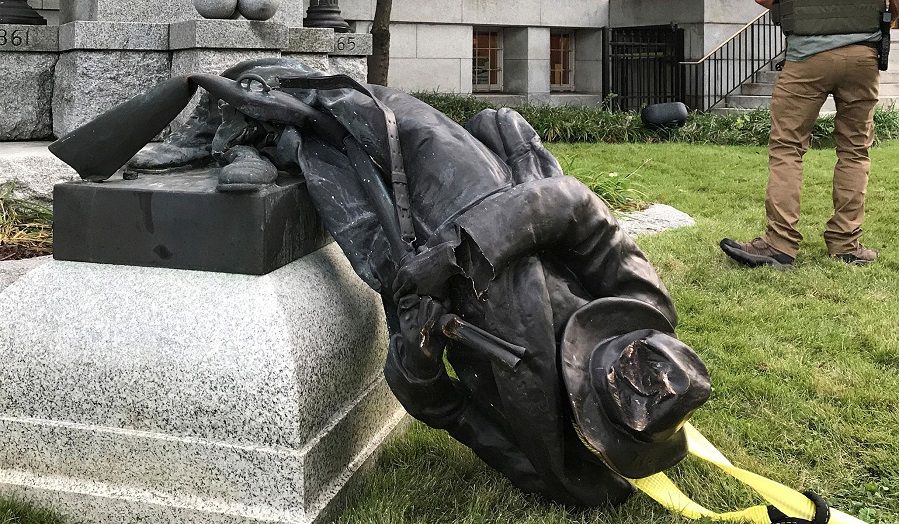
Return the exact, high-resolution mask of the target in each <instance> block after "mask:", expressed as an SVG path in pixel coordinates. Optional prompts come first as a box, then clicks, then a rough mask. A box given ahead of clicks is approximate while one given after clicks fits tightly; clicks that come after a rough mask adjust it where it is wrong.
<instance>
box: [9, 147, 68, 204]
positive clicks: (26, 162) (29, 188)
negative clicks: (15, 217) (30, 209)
mask: <svg viewBox="0 0 899 524" xmlns="http://www.w3.org/2000/svg"><path fill="white" fill-rule="evenodd" d="M48 145H50V142H0V184H4V183H6V182H15V183H16V186H17V190H16V195H17V196H19V197H22V198H37V199H41V200H50V199H52V198H53V186H54V185H55V184H57V183H59V182H70V181H72V180H77V179H78V174H77V173H76V172H75V170H74V169H72V168H71V167H69V166H68V165H66V163H65V162H63V161H62V160H60V159H58V158H56V157H55V156H53V154H52V153H50V150H48V149H47V146H48Z"/></svg>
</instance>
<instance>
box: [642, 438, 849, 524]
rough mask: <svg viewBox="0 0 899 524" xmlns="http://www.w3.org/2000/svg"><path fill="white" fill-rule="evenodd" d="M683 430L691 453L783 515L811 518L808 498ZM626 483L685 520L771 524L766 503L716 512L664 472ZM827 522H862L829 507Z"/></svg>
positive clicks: (811, 508) (811, 510) (810, 502)
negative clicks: (743, 466)
mask: <svg viewBox="0 0 899 524" xmlns="http://www.w3.org/2000/svg"><path fill="white" fill-rule="evenodd" d="M684 431H685V433H686V435H687V443H688V445H689V449H690V454H691V455H693V456H695V457H697V458H700V459H702V460H704V461H706V462H709V463H711V464H713V465H715V466H716V467H718V468H719V469H721V470H722V471H723V472H725V473H727V474H728V475H730V476H731V477H733V478H735V479H737V480H739V481H740V482H742V483H743V484H746V485H747V486H749V487H750V488H752V489H753V490H755V491H756V492H757V493H758V494H759V495H761V496H762V497H763V498H764V499H765V500H767V501H768V503H770V504H771V505H772V506H774V507H776V508H777V509H779V510H780V511H781V512H782V513H784V514H785V515H787V516H789V517H794V518H801V519H805V520H808V521H811V520H812V518H814V516H815V505H814V504H813V503H812V501H811V500H809V498H808V497H806V496H805V495H803V494H802V493H799V492H798V491H796V490H793V489H791V488H788V487H787V486H784V485H783V484H780V483H779V482H774V481H773V480H770V479H767V478H765V477H763V476H761V475H756V474H755V473H752V472H750V471H746V470H744V469H740V468H738V467H736V466H734V465H733V464H731V463H730V461H729V460H727V457H725V456H724V455H722V454H721V452H720V451H718V449H717V448H715V446H713V445H712V443H711V442H709V441H708V440H706V438H705V437H703V436H702V434H700V433H699V431H697V430H696V428H694V427H693V426H692V425H690V424H689V423H688V424H687V425H686V426H684ZM630 483H631V484H632V485H633V486H634V487H635V488H637V489H638V490H640V491H642V492H643V493H646V494H647V495H649V496H650V497H651V498H652V499H654V500H655V501H656V502H658V503H659V504H661V505H662V506H664V507H665V508H666V509H668V510H669V511H672V512H674V513H679V514H681V515H683V516H684V517H687V518H689V519H701V518H708V519H711V520H715V521H724V522H749V523H752V524H771V519H770V518H769V517H768V507H767V506H754V507H751V508H747V509H744V510H741V511H733V512H729V513H716V512H714V511H711V510H709V509H706V508H705V507H703V506H701V505H699V504H697V503H696V502H694V501H693V500H692V499H691V498H690V497H688V496H687V495H685V494H684V493H683V492H682V491H681V490H680V489H678V487H677V486H676V485H675V484H674V482H672V481H671V479H670V478H668V476H667V475H665V474H664V473H657V474H655V475H652V476H651V477H646V478H643V479H635V480H634V479H631V480H630ZM828 522H829V523H831V524H865V523H864V522H863V521H861V520H859V519H857V518H855V517H852V516H850V515H847V514H845V513H843V512H840V511H837V510H835V509H833V508H831V510H830V520H829V521H828Z"/></svg>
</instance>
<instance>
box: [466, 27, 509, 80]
mask: <svg viewBox="0 0 899 524" xmlns="http://www.w3.org/2000/svg"><path fill="white" fill-rule="evenodd" d="M472 47H473V49H472V51H473V55H472V56H474V59H473V60H472V66H471V78H472V90H473V91H476V92H488V91H494V92H495V91H502V90H503V33H502V31H500V30H498V29H475V31H474V39H473V44H472Z"/></svg>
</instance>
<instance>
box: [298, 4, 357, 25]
mask: <svg viewBox="0 0 899 524" xmlns="http://www.w3.org/2000/svg"><path fill="white" fill-rule="evenodd" d="M338 2H339V0H311V1H310V3H309V9H308V10H307V11H306V19H305V20H303V25H304V26H306V27H329V28H331V29H333V30H334V31H336V32H338V33H349V32H350V25H349V24H347V23H346V20H344V19H343V17H342V16H340V6H339V5H338Z"/></svg>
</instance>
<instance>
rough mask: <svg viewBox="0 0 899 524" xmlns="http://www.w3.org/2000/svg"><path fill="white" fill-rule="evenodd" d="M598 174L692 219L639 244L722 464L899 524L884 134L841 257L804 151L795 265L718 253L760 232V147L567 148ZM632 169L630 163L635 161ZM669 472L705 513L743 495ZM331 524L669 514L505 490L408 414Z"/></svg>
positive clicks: (818, 166)
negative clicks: (704, 399)
mask: <svg viewBox="0 0 899 524" xmlns="http://www.w3.org/2000/svg"><path fill="white" fill-rule="evenodd" d="M551 149H552V150H553V152H554V153H555V154H557V155H560V156H569V157H573V156H576V157H578V158H579V159H581V160H582V162H588V163H589V165H581V168H582V169H585V168H589V169H592V170H594V171H597V172H605V173H608V172H617V173H631V172H634V171H638V175H636V182H637V183H639V184H640V186H641V188H640V189H641V190H642V191H643V193H645V194H646V197H647V198H648V199H649V200H650V201H658V202H663V203H667V204H671V205H674V206H676V207H678V208H680V209H682V210H684V211H686V212H688V213H690V214H691V215H693V216H694V217H695V218H696V219H697V226H696V227H694V228H689V229H683V230H678V231H671V232H667V233H663V234H661V235H658V236H652V237H645V238H642V239H641V240H640V245H641V247H642V248H643V249H644V250H645V251H646V253H647V255H648V256H649V258H650V260H652V261H653V262H654V264H655V265H656V267H657V268H658V269H659V272H660V274H661V276H662V279H663V280H664V281H665V283H666V284H667V285H668V287H669V290H670V291H671V293H672V295H673V297H674V300H675V303H676V304H677V306H678V310H679V313H680V316H681V324H680V326H679V330H678V333H679V335H680V337H681V338H682V339H683V340H685V341H686V342H687V343H688V344H690V345H691V346H692V347H694V348H695V349H696V350H697V351H698V352H699V353H700V355H701V356H702V357H703V359H704V360H705V362H706V363H707V364H708V367H709V369H710V371H711V374H712V379H713V385H714V393H713V397H712V399H711V400H710V401H709V403H708V404H707V405H706V406H705V407H704V408H703V409H702V410H701V411H700V412H699V413H697V415H696V417H695V419H694V422H695V424H696V426H697V427H698V428H700V430H701V431H703V432H704V433H705V434H706V436H707V437H709V439H710V440H712V442H714V443H716V444H717V445H718V446H719V447H720V449H721V450H722V451H723V452H724V453H725V454H726V455H728V456H729V457H730V458H731V459H732V460H733V461H734V462H735V463H736V464H738V465H740V466H743V467H746V468H748V469H750V470H753V471H756V472H758V473H761V474H763V475H766V476H769V477H771V478H774V479H776V480H779V481H781V482H784V483H786V484H788V485H791V486H793V487H796V488H800V489H802V490H805V489H812V490H815V491H817V492H818V493H820V494H822V495H824V496H825V497H826V498H827V499H828V500H829V501H830V502H831V503H832V504H833V505H834V507H837V508H839V509H842V510H844V511H847V512H850V513H852V514H854V515H856V516H860V517H862V518H864V519H866V520H867V521H868V522H870V523H872V524H895V523H897V522H899V402H897V398H899V274H897V270H899V249H897V246H896V243H895V240H896V238H897V226H896V224H899V198H897V195H899V144H897V143H889V144H887V145H884V146H882V147H879V148H875V149H874V150H873V152H872V154H873V157H874V160H875V167H874V171H873V175H872V179H871V187H870V188H869V192H868V204H869V205H868V210H869V212H868V222H867V224H866V230H867V232H868V233H867V235H866V237H865V239H866V242H867V243H868V244H869V245H871V246H872V247H875V248H882V250H883V251H882V255H881V257H882V258H881V260H880V261H879V262H878V263H877V264H876V265H874V266H872V267H868V268H853V267H847V266H844V265H841V264H839V263H835V262H833V261H831V260H829V259H828V258H827V257H826V253H825V248H824V243H823V240H822V238H821V232H822V231H823V227H824V223H825V222H826V221H827V219H828V218H829V213H830V211H831V207H830V206H831V204H830V182H831V172H832V167H833V162H834V161H835V154H834V153H833V152H832V151H824V150H821V151H813V152H811V153H810V154H809V155H808V158H807V160H806V177H805V187H804V193H803V222H802V228H801V229H802V232H803V234H804V235H805V236H806V242H805V244H804V246H803V251H802V253H801V254H800V256H799V258H798V260H797V264H798V267H796V268H795V269H793V270H791V271H787V272H778V271H774V270H768V269H763V270H745V269H740V268H738V267H736V266H735V265H734V264H732V263H731V262H729V261H728V260H726V259H725V257H724V256H723V255H722V254H721V253H720V251H719V250H718V247H717V243H718V241H719V240H720V239H721V238H723V237H725V236H732V237H736V238H740V239H748V238H752V237H753V236H755V235H757V234H758V233H760V232H761V231H762V229H763V227H764V211H763V195H764V188H765V182H766V178H767V172H766V152H765V150H764V149H763V148H760V147H722V146H688V145H684V144H664V145H602V144H599V145H587V144H581V145H567V144H559V145H555V146H553V147H551ZM641 166H642V167H641ZM674 475H675V476H676V478H677V479H678V481H679V482H680V484H681V485H682V486H684V487H685V489H686V490H687V492H688V493H691V494H693V495H695V496H696V497H697V499H699V500H701V501H703V502H705V503H707V504H709V505H710V506H713V507H715V508H717V509H730V508H733V507H735V505H737V504H740V505H744V504H747V503H749V502H755V501H754V500H750V498H749V497H748V496H747V494H746V493H745V492H744V491H743V490H742V489H741V488H740V487H738V486H735V484H734V483H733V482H728V481H726V480H724V479H723V478H722V477H721V476H720V475H718V474H715V473H714V472H711V471H710V470H708V469H707V468H706V467H705V466H702V465H699V464H697V463H695V462H694V461H688V462H686V463H684V464H682V465H681V466H679V467H677V468H676V469H675V471H674ZM340 522H341V523H342V524H351V523H353V524H355V523H368V522H371V523H401V522H403V523H406V522H410V523H422V524H424V523H428V524H432V523H457V522H459V523H472V524H474V523H507V522H520V523H545V524H557V523H558V524H561V523H595V524H606V523H608V524H612V523H615V524H619V523H621V524H624V523H627V524H663V523H664V524H673V523H677V522H685V521H684V520H682V519H679V518H677V517H673V516H670V515H668V514H666V513H665V512H664V511H663V510H661V509H660V508H659V507H658V506H656V505H655V504H654V503H651V502H650V501H648V499H647V498H646V497H643V496H640V495H636V496H634V497H633V498H632V499H631V500H630V502H629V503H627V504H626V505H624V506H623V507H621V508H617V509H595V510H590V511H579V510H576V509H572V508H564V507H560V506H556V505H552V504H549V503H546V502H545V501H542V500H540V499H538V498H537V497H533V496H528V495H524V494H522V493H520V492H519V491H517V490H516V489H515V488H514V487H512V486H511V484H509V483H508V482H507V481H506V480H505V479H503V478H502V477H501V476H500V475H498V474H496V473H495V472H493V471H491V470H490V469H489V468H487V467H486V466H484V465H483V464H482V463H481V462H480V461H479V460H478V459H477V458H476V457H475V456H474V455H473V454H472V453H471V452H469V451H468V450H467V449H466V448H464V447H463V446H461V445H459V444H457V443H455V442H454V441H452V440H451V439H450V438H448V437H447V436H446V435H445V434H444V433H442V432H439V431H434V430H431V429H428V428H425V427H423V426H421V425H419V424H416V425H415V426H414V427H413V429H412V431H411V432H410V433H409V434H407V435H406V436H404V437H402V438H401V439H399V440H398V441H396V442H395V443H393V444H392V445H391V446H389V447H388V448H387V450H386V451H385V453H384V455H383V459H382V460H381V461H380V463H379V465H378V466H377V468H376V470H375V473H374V475H373V476H372V477H371V478H370V479H369V480H368V481H367V482H366V483H365V485H364V487H363V490H362V491H361V492H360V494H359V496H358V498H357V499H356V500H355V503H354V505H353V506H352V508H351V509H350V510H349V511H347V512H346V513H345V514H344V515H343V517H342V518H341V520H340Z"/></svg>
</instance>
